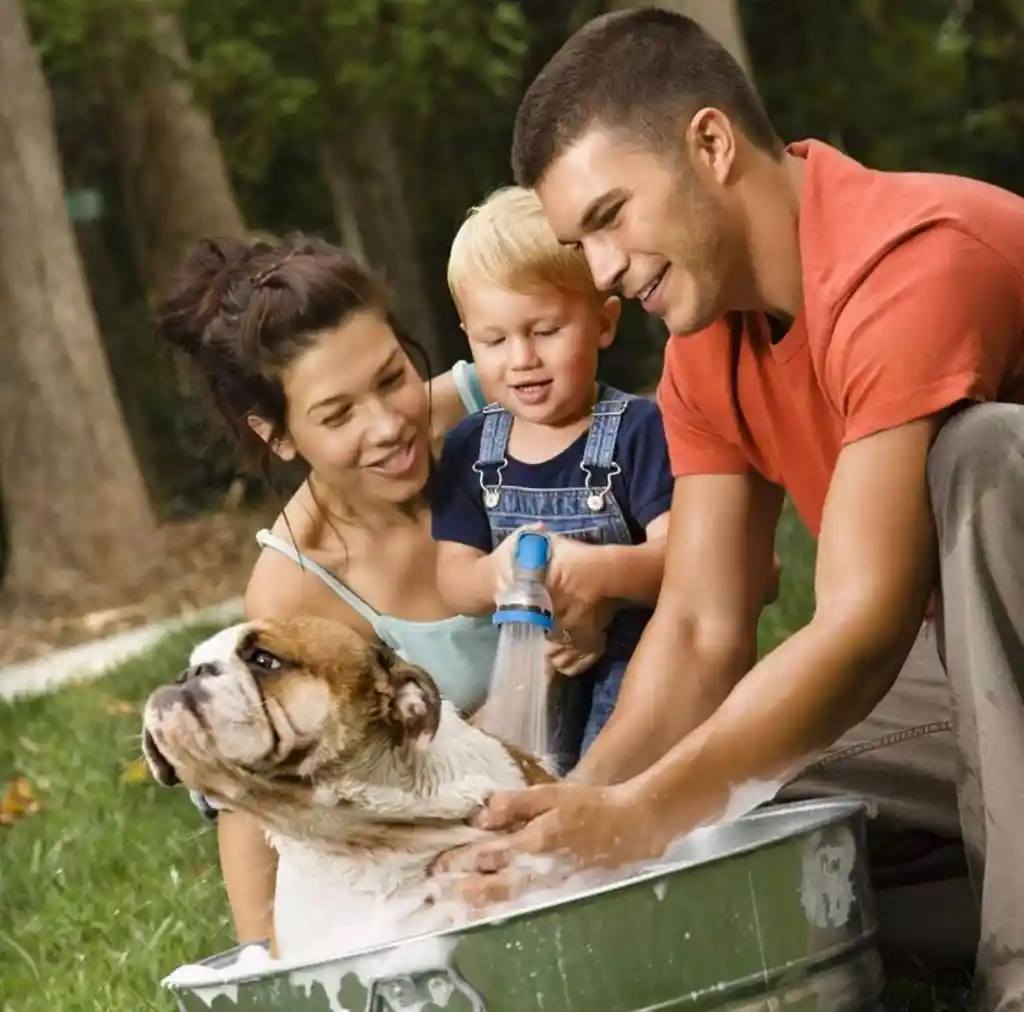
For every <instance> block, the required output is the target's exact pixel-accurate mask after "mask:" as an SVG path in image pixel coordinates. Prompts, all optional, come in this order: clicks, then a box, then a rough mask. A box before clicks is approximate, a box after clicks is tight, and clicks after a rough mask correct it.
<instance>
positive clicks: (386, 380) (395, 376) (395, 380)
mask: <svg viewBox="0 0 1024 1012" xmlns="http://www.w3.org/2000/svg"><path fill="white" fill-rule="evenodd" d="M404 379H405V370H404V369H399V370H398V371H397V372H393V373H389V374H388V375H387V376H384V377H382V379H381V381H380V385H381V387H382V388H383V389H384V390H393V389H394V388H395V387H397V386H398V385H399V384H401V382H402V381H403V380H404Z"/></svg>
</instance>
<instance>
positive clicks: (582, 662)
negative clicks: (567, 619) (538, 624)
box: [548, 627, 606, 677]
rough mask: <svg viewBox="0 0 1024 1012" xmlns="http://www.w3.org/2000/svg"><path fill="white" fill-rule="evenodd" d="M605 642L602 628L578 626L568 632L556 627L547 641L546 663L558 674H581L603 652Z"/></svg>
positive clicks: (570, 675)
mask: <svg viewBox="0 0 1024 1012" xmlns="http://www.w3.org/2000/svg"><path fill="white" fill-rule="evenodd" d="M605 642H606V641H605V634H604V631H603V630H598V629H584V628H582V627H580V628H578V629H577V630H575V631H574V632H573V633H570V632H569V631H568V630H567V629H558V630H557V631H556V632H554V633H553V634H552V637H551V639H550V640H549V641H548V663H549V664H550V665H551V666H552V667H553V668H554V669H555V671H557V672H558V673H559V674H562V675H567V676H569V677H572V676H573V675H581V674H583V672H584V671H587V670H588V669H589V668H591V667H592V666H593V665H594V663H595V662H596V661H597V659H598V658H599V657H600V656H601V655H602V654H603V653H604V651H605Z"/></svg>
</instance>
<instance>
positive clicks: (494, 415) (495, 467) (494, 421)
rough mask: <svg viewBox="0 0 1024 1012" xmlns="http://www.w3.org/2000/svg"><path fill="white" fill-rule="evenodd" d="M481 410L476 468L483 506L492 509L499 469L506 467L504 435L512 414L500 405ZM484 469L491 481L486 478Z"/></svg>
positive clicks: (498, 492)
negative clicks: (482, 415)
mask: <svg viewBox="0 0 1024 1012" xmlns="http://www.w3.org/2000/svg"><path fill="white" fill-rule="evenodd" d="M483 411H484V427H483V430H482V431H481V433H480V453H479V455H478V457H477V461H476V463H475V464H474V465H473V470H474V471H476V475H477V479H478V480H479V482H480V491H481V493H482V494H483V501H484V507H485V508H486V509H489V510H492V509H494V507H495V506H497V505H498V502H499V501H500V497H501V472H502V471H504V470H505V468H506V467H508V458H507V457H506V456H505V453H506V451H507V450H508V437H509V433H510V432H511V431H512V415H511V413H510V412H508V411H506V410H505V409H504V408H503V407H502V406H501V405H500V404H488V405H487V407H486V408H484V409H483ZM488 471H489V472H490V475H491V480H490V481H489V480H488Z"/></svg>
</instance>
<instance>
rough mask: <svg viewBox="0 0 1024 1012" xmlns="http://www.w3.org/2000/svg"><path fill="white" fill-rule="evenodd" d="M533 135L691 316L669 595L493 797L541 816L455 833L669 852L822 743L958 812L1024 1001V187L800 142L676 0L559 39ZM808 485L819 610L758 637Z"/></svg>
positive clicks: (601, 244)
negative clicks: (596, 701) (610, 678)
mask: <svg viewBox="0 0 1024 1012" xmlns="http://www.w3.org/2000/svg"><path fill="white" fill-rule="evenodd" d="M512 160H513V167H514V172H515V177H516V180H517V182H519V183H520V184H521V185H524V186H527V187H530V188H533V189H535V190H536V192H537V194H538V195H539V197H540V199H541V201H542V203H543V205H544V208H545V213H546V215H547V217H548V219H549V221H550V222H551V224H552V226H553V228H554V229H555V231H556V233H557V234H558V236H559V237H560V239H561V240H562V241H563V242H565V243H568V244H572V245H578V246H580V247H581V248H582V249H583V250H584V251H585V253H586V256H587V258H588V260H589V263H590V266H591V269H592V271H593V274H594V276H595V279H596V280H597V282H598V284H599V285H601V286H602V287H603V288H605V289H608V290H610V291H611V290H618V291H619V292H621V293H622V294H623V295H624V296H626V297H629V298H636V299H639V300H640V301H641V302H642V303H643V305H644V308H645V309H646V310H647V311H648V312H651V313H654V314H656V315H658V316H660V317H661V318H662V319H664V321H665V323H666V324H667V326H668V328H669V330H670V331H671V333H672V334H673V337H672V338H671V339H670V342H669V346H668V349H667V352H666V358H665V366H664V374H663V377H662V381H661V384H660V388H659V401H660V404H661V407H662V410H663V413H664V419H665V427H666V432H667V435H668V439H669V445H670V449H671V456H672V466H673V471H674V475H675V495H674V500H673V505H672V518H671V532H670V536H669V542H670V544H669V550H668V561H667V564H666V575H665V581H664V586H663V589H662V593H661V596H660V599H659V602H658V607H657V612H656V614H655V617H654V619H653V620H652V622H651V624H650V626H649V628H648V630H647V632H646V634H645V636H644V638H643V640H642V642H641V644H640V647H639V649H638V650H637V652H636V654H635V655H634V658H633V660H632V663H631V665H630V668H629V671H628V673H627V675H626V679H625V684H624V687H623V692H622V696H621V700H620V703H619V705H618V708H617V710H616V712H615V714H614V715H613V717H612V719H611V721H610V722H609V724H608V726H607V727H606V729H605V731H604V732H603V733H602V735H601V736H600V738H599V739H598V740H597V742H596V743H595V744H594V746H593V748H592V750H591V751H590V753H589V754H588V755H587V757H586V759H585V760H584V762H583V763H582V764H581V766H580V767H579V771H578V774H577V775H576V776H575V777H574V779H575V780H576V783H574V784H565V785H559V786H556V787H545V788H540V789H534V790H532V791H527V792H522V793H518V794H514V795H504V796H501V797H496V798H494V799H493V800H492V802H491V804H490V805H489V808H488V810H487V811H486V812H485V813H484V814H483V817H482V821H483V822H484V823H485V824H488V825H491V826H495V827H505V828H513V827H514V826H515V825H516V824H519V823H522V822H526V823H527V824H526V826H525V828H521V829H519V831H518V832H515V833H513V834H511V835H509V836H507V837H504V838H502V839H501V840H500V841H499V842H498V843H496V844H492V843H488V844H486V845H483V846H481V847H477V848H474V849H471V850H470V851H468V852H467V853H464V854H462V855H457V856H455V857H453V860H452V862H451V863H452V865H453V866H463V867H466V866H469V867H473V868H476V869H478V870H483V871H494V870H495V869H497V868H500V867H501V866H502V865H504V864H505V863H507V860H508V855H509V854H510V853H511V852H512V851H535V852H536V851H554V850H559V849H563V848H564V849H568V850H569V851H571V852H573V853H575V855H576V856H577V857H578V858H579V859H580V860H582V861H584V862H612V863H615V862H619V861H623V860H630V859H639V858H645V857H650V856H653V855H656V854H658V853H660V852H661V851H662V850H663V848H664V846H665V845H666V844H667V843H668V841H669V840H670V839H672V838H673V837H675V836H677V835H679V834H680V833H684V832H686V831H688V830H690V829H692V828H693V827H695V826H697V825H699V824H701V823H707V822H711V821H715V820H716V819H719V818H721V817H722V816H723V814H737V813H738V812H739V811H741V810H743V809H744V808H749V807H751V806H752V805H754V804H756V803H758V802H762V801H766V800H768V799H770V798H771V797H772V796H773V795H775V794H776V792H777V791H778V789H779V787H780V786H781V785H782V784H784V783H787V782H793V781H794V780H795V779H798V778H799V777H800V776H801V774H805V779H804V781H803V783H804V788H805V789H804V793H808V792H810V791H812V790H817V789H825V788H824V786H823V784H822V780H823V778H825V776H826V774H829V773H831V774H832V775H833V783H834V784H838V785H839V787H840V788H842V787H852V788H854V789H857V790H858V792H859V793H867V794H869V795H871V796H873V797H874V798H875V799H876V800H877V801H878V802H879V806H880V808H881V809H882V811H883V812H884V813H886V814H887V815H888V816H889V818H890V819H892V820H893V821H894V822H895V823H901V824H903V825H909V826H919V827H923V828H927V829H930V830H932V831H934V832H937V833H943V832H947V833H955V832H956V831H957V830H958V828H959V829H960V830H962V834H963V838H964V842H965V847H966V850H967V854H968V858H969V861H970V864H971V872H972V880H973V883H974V887H975V890H976V892H977V895H978V898H979V901H980V907H981V923H982V935H981V943H980V947H979V950H978V960H977V968H978V971H979V979H980V980H981V981H982V982H983V984H984V992H983V993H984V997H983V1001H984V1002H985V1007H986V1008H994V1009H995V1008H997V1009H1000V1010H1007V1009H1010V1008H1022V1007H1024V874H1022V873H1021V872H1020V871H1019V855H1020V853H1021V848H1022V847H1024V703H1022V693H1021V683H1022V680H1024V577H1022V576H1021V569H1020V563H1021V562H1022V561H1024V558H1022V548H1024V408H1022V407H1021V406H1020V405H1021V404H1022V402H1024V200H1022V199H1020V198H1018V197H1016V196H1014V195H1012V194H1010V193H1007V192H1005V191H1002V190H999V189H996V188H994V187H991V186H987V185H985V184H982V183H980V182H976V181H972V180H966V179H959V178H955V177H943V176H937V175H925V174H894V173H882V172H875V171H871V170H869V169H867V168H865V167H863V166H861V165H859V164H858V163H856V162H855V161H853V160H851V159H849V158H847V157H846V156H845V155H843V154H841V153H840V152H839V151H837V150H835V149H834V148H832V147H830V146H828V145H825V144H822V143H819V142H814V141H811V142H804V143H800V144H794V145H792V146H790V147H788V148H786V147H784V146H783V144H782V143H781V142H780V141H779V139H778V138H777V136H776V134H775V131H774V129H773V127H772V125H771V123H770V121H769V120H768V117H767V115H766V114H765V112H764V110H763V108H762V107H761V105H760V102H759V101H758V99H757V96H756V94H755V92H754V91H753V89H752V87H751V85H750V84H749V83H748V82H747V80H746V79H745V78H744V76H743V74H742V72H741V71H740V69H739V67H738V66H737V65H736V64H735V62H734V61H733V60H732V59H731V58H730V57H729V56H728V55H727V54H726V52H725V51H724V50H723V49H722V48H721V47H720V46H719V45H717V44H716V43H715V42H714V41H713V40H712V39H711V38H710V37H708V36H707V35H706V34H704V33H703V32H702V31H701V30H700V29H699V28H698V27H697V26H696V25H695V24H694V23H693V22H691V21H689V20H688V19H686V18H683V17H681V16H679V15H675V14H672V13H669V12H666V11H662V10H656V9H632V10H628V11H623V12H619V13H614V14H609V15H605V16H603V17H600V18H598V19H596V20H595V21H592V22H590V23H589V24H587V25H586V26H584V27H583V28H582V29H581V30H580V31H579V32H578V33H577V34H576V35H574V36H573V37H572V38H571V39H570V40H569V41H568V42H567V43H566V44H565V45H564V46H563V48H562V49H561V51H560V52H559V53H558V54H556V55H555V57H554V58H553V59H552V60H551V62H550V63H549V64H548V66H547V67H546V68H545V69H544V70H543V71H542V72H541V73H540V75H539V76H538V77H537V79H536V80H535V81H534V83H533V84H532V85H531V87H530V89H529V90H528V91H527V93H526V95H525V97H524V99H523V102H522V105H521V107H520V109H519V113H518V117H517V120H516V126H515V133H514V140H513V155H512ZM787 491H788V492H789V493H790V495H791V496H792V498H793V500H794V502H795V504H796V506H797V508H798V510H799V512H800V513H801V515H802V517H803V519H804V521H805V522H806V523H807V525H808V527H809V528H810V529H811V531H812V532H813V533H814V534H815V535H817V537H818V544H819V547H818V559H817V572H816V580H815V592H816V610H815V614H814V618H813V620H812V621H811V622H810V623H809V624H808V625H807V626H806V627H805V628H804V629H802V630H800V631H799V632H798V633H796V634H795V635H794V636H793V637H791V638H790V639H789V640H788V641H787V642H786V643H784V644H783V645H782V646H780V647H779V648H778V649H776V650H775V651H773V652H772V653H770V654H769V655H767V656H766V657H764V658H763V659H761V660H760V661H757V659H756V653H755V631H756V623H757V618H758V614H759V611H760V607H761V602H762V601H763V599H764V597H765V588H766V586H767V584H768V582H769V581H770V580H771V564H772V547H773V535H774V531H775V526H776V522H777V520H778V516H779V510H780V507H781V504H782V499H783V494H784V492H787ZM932 617H934V623H932V622H931V621H930V619H931V618H932ZM940 656H941V658H942V664H941V666H940V662H939V657H940ZM943 666H944V668H945V674H943V671H942V667H943ZM947 685H948V688H946V686H947ZM950 690H951V691H950ZM950 696H951V698H952V703H953V705H952V717H953V720H952V723H953V727H954V728H955V734H953V735H949V733H948V731H949V727H950V707H949V698H950ZM951 743H955V752H954V749H953V748H952V747H950V745H951ZM854 757H859V759H858V758H854ZM812 763H813V764H814V781H813V782H809V781H808V780H807V779H806V774H807V773H808V770H809V769H810V766H811V764H812ZM858 763H859V765H858ZM954 772H955V774H956V775H955V776H954ZM808 784H809V785H808ZM798 787H799V785H798ZM958 823H959V826H958Z"/></svg>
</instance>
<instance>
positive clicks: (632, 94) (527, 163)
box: [512, 7, 782, 188]
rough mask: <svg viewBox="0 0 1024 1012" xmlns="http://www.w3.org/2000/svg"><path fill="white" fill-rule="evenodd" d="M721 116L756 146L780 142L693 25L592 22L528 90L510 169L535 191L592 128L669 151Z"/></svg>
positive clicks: (633, 13) (614, 19)
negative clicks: (702, 117)
mask: <svg viewBox="0 0 1024 1012" xmlns="http://www.w3.org/2000/svg"><path fill="white" fill-rule="evenodd" d="M708 106H710V107H713V108H715V109H720V110H721V111H722V112H723V113H725V114H726V115H727V116H728V117H729V118H730V119H731V120H732V121H733V122H734V123H735V124H736V125H737V126H738V127H739V128H740V130H742V132H743V133H744V135H745V136H746V137H747V138H748V139H749V140H750V141H751V142H752V143H754V144H756V145H757V146H758V147H760V148H763V149H764V150H766V151H770V152H771V153H773V154H775V155H780V154H781V152H782V142H781V141H780V140H779V138H778V135H777V134H776V133H775V128H774V127H773V126H772V123H771V120H770V119H769V118H768V114H767V113H766V112H765V110H764V107H763V106H762V104H761V100H760V98H758V95H757V91H756V90H755V88H754V86H753V84H752V83H751V81H750V80H749V78H748V77H747V75H746V74H745V73H744V72H743V68H742V67H741V66H740V65H739V63H737V62H736V60H735V59H733V57H732V56H730V55H729V53H728V51H727V50H726V49H725V48H724V47H723V46H722V45H721V44H720V43H719V42H717V41H716V40H715V39H714V38H713V37H712V36H711V35H709V34H708V33H707V32H706V31H704V29H703V28H701V27H700V25H698V24H697V22H696V21H694V20H693V19H692V18H688V17H686V16H684V15H682V14H676V13H674V12H672V11H666V10H663V9H661V8H660V7H635V8H631V9H628V10H622V11H614V12H611V13H608V14H602V15H600V16H599V17H596V18H594V19H593V20H592V21H589V22H587V24H585V25H584V26H583V27H582V28H580V29H579V30H578V31H577V32H576V33H575V34H574V35H572V36H571V37H570V38H569V39H568V40H567V41H566V42H565V43H564V45H563V46H562V48H561V49H560V50H559V51H558V52H557V53H556V54H555V55H554V56H553V57H552V58H551V60H550V61H549V62H548V63H547V65H546V66H545V67H544V69H543V70H541V72H540V73H539V74H538V75H537V77H536V78H535V79H534V81H533V83H532V84H531V85H530V87H529V88H528V89H527V90H526V94H525V95H524V96H523V100H522V102H521V103H520V105H519V111H518V113H517V114H516V122H515V128H514V130H513V134H512V171H513V173H514V175H515V179H516V182H517V183H519V185H520V186H527V187H531V188H532V187H534V186H536V185H537V183H539V182H540V180H541V179H542V178H543V176H544V174H545V173H546V172H547V170H548V169H549V168H550V167H551V165H552V163H553V162H554V161H555V160H556V159H557V158H558V157H559V156H560V155H561V154H562V153H563V152H564V151H565V150H566V148H568V147H570V146H571V145H572V144H574V143H575V142H576V141H577V140H579V138H580V137H581V136H582V135H583V134H584V133H585V132H586V131H587V130H588V129H590V128H591V127H592V126H600V127H603V128H605V129H608V130H612V131H621V132H623V133H625V134H626V135H628V136H632V137H633V138H635V139H636V140H638V141H640V142H641V143H643V144H644V145H645V146H647V147H649V148H651V149H652V150H656V151H663V150H666V149H668V148H669V147H673V148H674V147H675V146H677V145H678V144H679V142H680V139H681V135H680V130H681V127H682V126H683V124H685V123H686V122H688V121H689V118H690V117H692V116H693V115H694V113H696V112H697V110H698V109H702V108H705V107H708Z"/></svg>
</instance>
